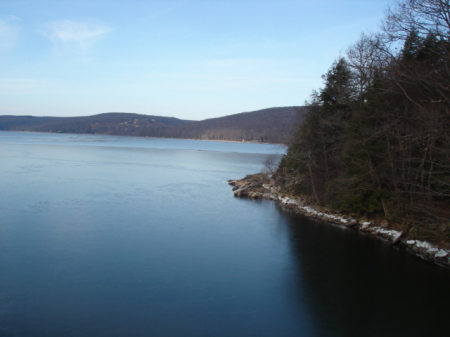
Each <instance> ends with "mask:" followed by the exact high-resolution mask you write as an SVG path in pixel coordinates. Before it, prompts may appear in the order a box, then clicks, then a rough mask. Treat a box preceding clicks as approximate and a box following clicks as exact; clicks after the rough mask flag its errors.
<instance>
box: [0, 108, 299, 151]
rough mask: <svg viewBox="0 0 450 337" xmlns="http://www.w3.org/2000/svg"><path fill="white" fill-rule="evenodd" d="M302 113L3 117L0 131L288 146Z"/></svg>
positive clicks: (270, 110)
mask: <svg viewBox="0 0 450 337" xmlns="http://www.w3.org/2000/svg"><path fill="white" fill-rule="evenodd" d="M304 112H305V108H304V107H301V106H291V107H277V108H268V109H262V110H256V111H249V112H241V113H238V114H232V115H227V116H223V117H216V118H210V119H205V120H201V121H193V120H185V119H179V118H175V117H163V116H154V115H144V114H136V113H126V112H106V113H101V114H97V115H92V116H80V117H36V116H30V115H27V116H11V115H3V116H0V130H3V131H31V132H53V133H82V134H108V135H124V136H137V137H162V138H184V139H203V140H223V141H248V142H263V143H287V142H288V139H289V138H290V137H291V135H292V134H293V132H294V131H295V130H296V127H297V126H298V125H299V123H300V122H301V120H302V118H303V115H304Z"/></svg>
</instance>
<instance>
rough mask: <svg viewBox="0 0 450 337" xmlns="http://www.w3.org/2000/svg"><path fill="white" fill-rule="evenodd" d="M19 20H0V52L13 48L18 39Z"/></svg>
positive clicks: (8, 18) (11, 18) (14, 18)
mask: <svg viewBox="0 0 450 337" xmlns="http://www.w3.org/2000/svg"><path fill="white" fill-rule="evenodd" d="M18 21H19V19H18V18H16V17H14V16H11V17H7V18H4V19H0V51H1V50H6V49H10V48H12V47H14V45H15V44H16V43H17V41H18V39H19V31H20V27H19V24H18Z"/></svg>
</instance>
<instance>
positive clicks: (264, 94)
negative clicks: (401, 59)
mask: <svg viewBox="0 0 450 337" xmlns="http://www.w3.org/2000/svg"><path fill="white" fill-rule="evenodd" d="M387 5H388V1H387V0H386V1H385V0H179V1H176V0H173V1H172V0H164V1H163V0H120V1H119V0H53V1H52V0H0V115H33V116H89V115H95V114H99V113H104V112H132V113H139V114H147V115H157V116H170V117H176V118H181V119H189V120H203V119H207V118H215V117H221V116H226V115H231V114H235V113H240V112H246V111H255V110H259V109H265V108H271V107H282V106H295V105H303V104H304V103H305V100H308V99H309V97H310V95H311V92H312V90H314V89H316V90H317V89H319V88H320V87H322V84H323V80H322V78H321V76H322V74H324V73H326V72H327V70H328V69H329V68H330V66H331V64H332V62H333V61H334V60H335V59H336V58H337V57H339V55H343V54H344V53H345V50H346V49H347V48H348V47H349V46H350V45H351V44H352V43H355V42H356V41H357V39H358V38H359V36H360V34H361V33H362V32H375V31H378V30H379V27H380V23H381V20H382V18H383V17H384V13H385V10H386V7H387Z"/></svg>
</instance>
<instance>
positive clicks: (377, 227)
mask: <svg viewBox="0 0 450 337" xmlns="http://www.w3.org/2000/svg"><path fill="white" fill-rule="evenodd" d="M228 184H229V185H231V186H233V191H234V196H235V197H238V198H249V199H267V200H274V201H276V202H278V203H279V204H280V205H281V206H283V207H284V208H286V209H289V210H291V211H294V212H296V213H298V214H303V215H305V216H307V217H310V218H314V219H318V220H321V221H325V222H328V223H331V224H334V225H339V226H343V227H348V228H352V229H355V230H360V231H362V232H366V233H370V234H372V235H374V236H376V237H378V238H380V239H383V240H385V241H388V242H389V243H390V244H392V245H397V246H399V247H401V248H403V249H406V250H407V251H408V252H410V253H413V254H415V255H417V256H419V257H420V258H422V259H424V260H426V261H428V262H432V263H435V264H437V265H440V266H443V267H446V268H450V250H448V249H444V248H441V247H438V246H436V245H433V244H431V243H429V242H426V241H420V240H415V239H413V238H410V237H409V236H408V233H407V232H405V231H399V230H396V229H393V228H391V227H390V225H389V223H388V222H387V221H386V220H372V219H371V220H369V219H367V218H366V217H361V218H355V217H351V216H347V215H345V214H340V213H336V212H332V211H330V210H329V209H326V208H324V207H320V206H318V205H314V203H313V202H311V200H309V198H308V197H305V196H303V197H299V196H293V195H289V194H287V193H286V192H285V190H284V189H283V188H282V187H281V186H280V184H279V182H277V181H276V180H275V179H272V178H270V177H269V175H267V174H265V173H257V174H251V175H247V176H246V177H245V178H243V179H235V180H228Z"/></svg>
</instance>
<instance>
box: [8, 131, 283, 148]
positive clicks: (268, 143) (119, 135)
mask: <svg viewBox="0 0 450 337" xmlns="http://www.w3.org/2000/svg"><path fill="white" fill-rule="evenodd" d="M0 131H4V132H27V133H42V134H59V135H87V136H89V135H90V136H117V137H133V138H158V139H169V140H171V139H173V140H196V141H205V142H222V143H244V144H262V145H277V146H280V145H281V146H287V145H286V144H283V143H271V142H259V141H256V140H254V141H253V140H224V139H223V140H221V139H200V138H173V137H155V136H136V135H121V134H114V133H81V132H50V131H28V130H0Z"/></svg>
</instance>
